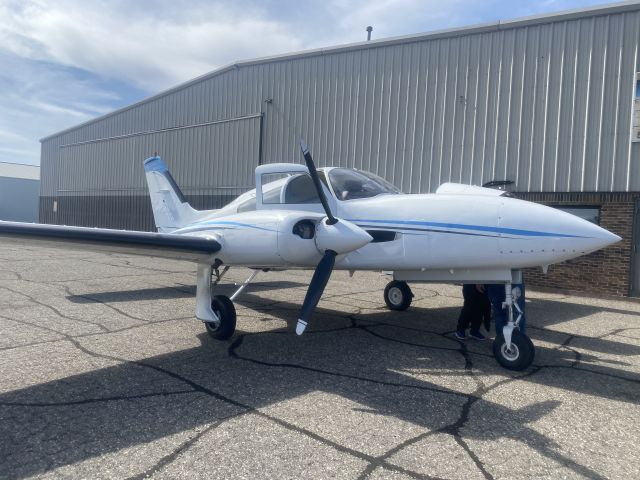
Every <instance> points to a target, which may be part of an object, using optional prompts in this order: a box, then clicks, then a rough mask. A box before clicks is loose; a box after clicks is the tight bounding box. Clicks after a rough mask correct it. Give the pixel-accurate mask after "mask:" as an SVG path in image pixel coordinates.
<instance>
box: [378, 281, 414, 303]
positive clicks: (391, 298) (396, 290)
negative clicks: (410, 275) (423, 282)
mask: <svg viewBox="0 0 640 480" xmlns="http://www.w3.org/2000/svg"><path fill="white" fill-rule="evenodd" d="M412 299H413V292H412V291H411V288H410V287H409V285H407V282H400V281H398V280H394V281H393V282H389V284H388V285H387V287H386V288H385V289H384V303H386V304H387V307H389V309H390V310H406V309H407V308H409V305H411V300H412Z"/></svg>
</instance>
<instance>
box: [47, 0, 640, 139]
mask: <svg viewBox="0 0 640 480" xmlns="http://www.w3.org/2000/svg"><path fill="white" fill-rule="evenodd" d="M638 10H640V0H631V1H624V2H618V3H609V4H603V5H596V6H590V7H585V8H577V9H571V10H563V11H559V12H553V13H547V14H540V15H531V16H527V17H519V18H515V19H511V20H498V21H497V22H489V23H480V24H474V25H469V26H464V27H454V28H447V29H442V30H433V31H430V32H424V33H415V34H411V35H403V36H398V37H388V38H383V39H380V40H371V41H363V42H356V43H348V44H344V45H336V46H331V47H322V48H315V49H309V50H303V51H299V52H291V53H284V54H279V55H272V56H267V57H259V58H254V59H249V60H241V61H236V62H233V63H230V64H228V65H224V66H222V67H220V68H217V69H215V70H213V71H211V72H208V73H205V74H204V75H200V76H199V77H196V78H194V79H191V80H188V81H186V82H184V83H181V84H179V85H176V86H174V87H171V88H169V89H167V90H163V91H161V92H159V93H157V94H155V95H152V96H150V97H147V98H145V99H143V100H140V101H138V102H135V103H132V104H131V105H127V106H126V107H122V108H119V109H117V110H114V111H113V112H110V113H107V114H105V115H102V116H100V117H96V118H93V119H91V120H87V121H86V122H83V123H80V124H78V125H75V126H73V127H69V128H66V129H64V130H61V131H59V132H56V133H53V134H51V135H48V136H46V137H43V138H41V139H40V142H44V141H47V140H50V139H52V138H55V137H58V136H60V135H64V134H66V133H69V132H72V131H74V130H77V129H79V128H82V127H85V126H87V125H90V124H92V123H96V122H99V121H101V120H104V119H106V118H109V117H112V116H114V115H118V114H120V113H123V112H126V111H127V110H130V109H133V108H136V107H138V106H140V105H144V104H145V103H149V102H152V101H154V100H157V99H159V98H162V97H164V96H167V95H170V94H172V93H175V92H177V91H180V90H182V89H184V88H187V87H189V86H191V85H195V84H197V83H200V82H202V81H205V80H208V79H209V78H213V77H215V76H217V75H221V74H223V73H226V72H228V71H230V70H233V69H237V68H240V67H248V66H252V65H260V64H263V63H270V62H279V61H284V60H289V59H298V58H305V57H314V56H321V55H329V54H334V53H342V52H348V51H354V50H364V49H368V48H379V47H386V46H389V45H398V44H403V43H404V44H407V43H415V42H422V41H426V40H435V39H439V38H451V37H459V36H464V35H471V34H476V33H483V32H492V31H498V30H507V29H512V28H518V27H525V26H530V25H540V24H545V23H553V22H562V21H567V20H574V19H578V18H587V17H594V16H602V15H611V14H616V13H625V12H632V11H638Z"/></svg>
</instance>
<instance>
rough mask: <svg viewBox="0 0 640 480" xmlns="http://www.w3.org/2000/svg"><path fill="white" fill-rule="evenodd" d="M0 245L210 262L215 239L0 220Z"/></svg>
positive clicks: (214, 248)
mask: <svg viewBox="0 0 640 480" xmlns="http://www.w3.org/2000/svg"><path fill="white" fill-rule="evenodd" d="M0 242H2V243H13V244H16V245H34V246H43V247H54V248H71V247H75V248H80V249H82V250H90V251H97V252H108V253H109V252H113V253H127V254H134V255H143V256H147V257H161V258H172V259H176V260H188V261H194V262H212V261H213V254H214V253H216V252H217V251H219V250H220V248H221V246H220V243H218V242H217V241H216V240H214V239H209V238H203V237H195V236H189V235H175V234H169V233H153V232H138V231H131V230H111V229H107V228H87V227H67V226H62V225H44V224H37V223H21V222H3V221H0Z"/></svg>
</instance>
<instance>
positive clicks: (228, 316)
mask: <svg viewBox="0 0 640 480" xmlns="http://www.w3.org/2000/svg"><path fill="white" fill-rule="evenodd" d="M211 309H212V310H213V311H214V312H215V314H216V315H217V316H218V318H219V319H220V321H218V322H204V326H205V328H206V329H207V333H208V334H209V335H210V336H211V337H213V338H215V339H216V340H226V339H228V338H231V336H232V335H233V332H235V330H236V307H234V306H233V302H232V301H231V299H230V298H229V297H226V296H224V295H216V296H215V297H213V298H212V299H211Z"/></svg>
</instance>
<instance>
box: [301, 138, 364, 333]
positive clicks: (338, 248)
mask: <svg viewBox="0 0 640 480" xmlns="http://www.w3.org/2000/svg"><path fill="white" fill-rule="evenodd" d="M300 148H301V149H302V155H303V156H304V161H305V163H306V164H307V168H308V169H309V175H310V176H311V179H312V180H313V184H314V186H315V188H316V191H317V193H318V197H319V198H320V203H322V207H323V208H324V211H325V213H326V214H327V217H326V218H325V219H323V220H322V221H321V222H320V224H319V225H318V226H317V227H316V246H317V247H318V249H319V250H320V251H324V255H323V256H322V259H321V260H320V262H319V263H318V265H317V266H316V270H315V272H313V277H312V278H311V283H310V284H309V288H308V289H307V294H306V296H305V297H304V302H302V308H301V309H300V315H299V316H298V324H297V325H296V333H297V334H298V335H302V334H303V333H304V330H305V329H306V328H307V325H308V323H309V320H310V319H311V317H312V316H313V312H314V311H315V309H316V306H317V305H318V302H319V301H320V298H321V297H322V294H323V293H324V289H325V287H326V286H327V282H328V281H329V278H330V277H331V272H333V266H334V265H335V261H336V257H337V256H338V255H339V254H343V253H349V252H351V251H353V250H357V249H358V248H360V247H363V246H364V245H366V244H367V243H369V242H370V241H371V240H373V238H372V237H371V235H369V234H368V233H367V232H365V231H364V230H363V229H361V228H360V227H358V226H357V225H355V224H353V223H351V222H349V221H347V220H338V219H337V218H336V217H334V216H333V213H332V212H331V208H329V202H328V201H327V197H326V195H325V194H324V190H323V188H322V184H321V183H320V177H319V176H318V171H317V170H316V166H315V164H314V163H313V158H311V153H310V152H309V148H308V147H307V144H306V143H305V142H304V140H300Z"/></svg>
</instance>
